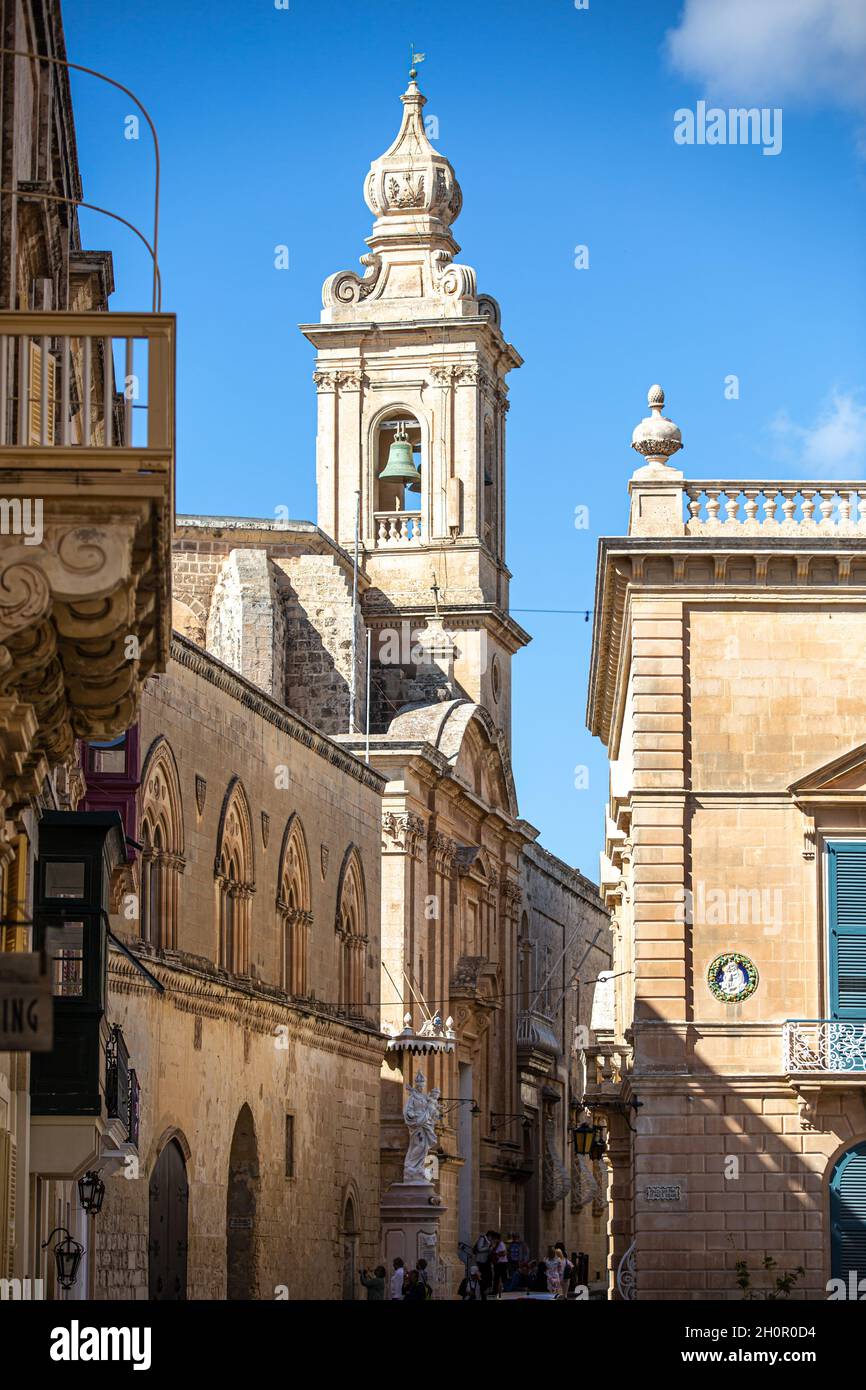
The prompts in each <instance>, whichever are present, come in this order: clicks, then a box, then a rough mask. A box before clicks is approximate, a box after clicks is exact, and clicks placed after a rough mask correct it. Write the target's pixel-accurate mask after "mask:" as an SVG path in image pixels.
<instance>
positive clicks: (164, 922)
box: [139, 736, 185, 950]
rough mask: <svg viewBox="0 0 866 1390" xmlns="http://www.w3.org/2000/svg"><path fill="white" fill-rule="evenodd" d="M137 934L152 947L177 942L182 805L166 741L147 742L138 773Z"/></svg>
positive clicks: (182, 865) (175, 771)
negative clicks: (149, 743) (139, 778)
mask: <svg viewBox="0 0 866 1390" xmlns="http://www.w3.org/2000/svg"><path fill="white" fill-rule="evenodd" d="M139 835H140V837H141V844H142V850H141V866H140V884H139V897H140V919H141V937H142V940H143V941H148V942H150V944H151V945H152V946H159V947H161V948H162V949H166V950H174V949H175V948H176V947H177V921H178V897H179V886H180V875H181V874H182V873H183V869H184V863H185V861H184V857H183V804H182V801H181V795H180V778H179V776H178V771H177V763H176V762H175V759H174V754H173V752H172V750H171V746H170V744H169V743H168V742H167V740H166V739H164V738H163V737H162V736H160V737H159V738H158V739H156V741H155V742H154V743H152V744H151V746H150V750H149V752H148V754H147V757H146V758H145V761H144V767H143V769H142V774H141V829H140V831H139Z"/></svg>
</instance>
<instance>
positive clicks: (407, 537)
mask: <svg viewBox="0 0 866 1390" xmlns="http://www.w3.org/2000/svg"><path fill="white" fill-rule="evenodd" d="M374 520H375V524H376V545H377V547H381V546H387V545H408V544H411V543H412V542H414V543H415V544H417V543H418V542H419V541H420V540H421V513H420V512H375V513H374Z"/></svg>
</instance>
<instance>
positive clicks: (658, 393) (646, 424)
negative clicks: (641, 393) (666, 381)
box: [631, 386, 683, 462]
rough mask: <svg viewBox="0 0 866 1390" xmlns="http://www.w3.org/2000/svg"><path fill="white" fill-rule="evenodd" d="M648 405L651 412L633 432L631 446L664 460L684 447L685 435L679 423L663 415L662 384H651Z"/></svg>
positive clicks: (647, 454)
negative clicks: (676, 423)
mask: <svg viewBox="0 0 866 1390" xmlns="http://www.w3.org/2000/svg"><path fill="white" fill-rule="evenodd" d="M646 399H647V405H648V406H649V408H650V413H649V415H647V417H646V419H644V420H641V422H640V424H639V425H637V426H636V427H635V429H634V432H633V433H632V437H631V447H632V448H633V449H636V450H637V452H638V453H639V454H643V456H644V458H647V459H658V460H661V461H662V462H663V461H664V460H665V459H667V458H670V456H671V454H675V453H676V452H677V450H678V449H681V448H682V447H683V436H682V433H681V431H680V427H679V425H675V424H674V422H673V420H669V419H668V418H667V416H666V415H662V406H663V405H664V403H665V393H664V391H663V390H662V388H661V387H660V386H651V387H650V389H649V391H648V392H647V398H646Z"/></svg>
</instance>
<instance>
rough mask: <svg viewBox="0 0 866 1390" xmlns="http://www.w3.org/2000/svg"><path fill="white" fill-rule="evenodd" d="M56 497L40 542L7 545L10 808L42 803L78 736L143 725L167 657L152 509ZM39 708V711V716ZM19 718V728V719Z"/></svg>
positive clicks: (5, 749) (4, 592)
mask: <svg viewBox="0 0 866 1390" xmlns="http://www.w3.org/2000/svg"><path fill="white" fill-rule="evenodd" d="M60 507H61V502H60V500H58V499H56V498H53V497H52V498H49V499H47V500H46V502H45V507H44V510H45V519H44V523H43V530H42V538H41V542H40V543H39V544H32V545H31V544H25V543H24V542H23V541H22V542H20V543H19V542H18V541H17V539H14V540H12V542H11V543H10V544H6V545H4V546H3V548H2V550H0V708H2V715H0V724H2V726H3V727H2V732H3V737H2V741H0V780H2V785H3V789H4V793H5V805H6V807H9V806H15V805H17V804H21V803H23V802H26V801H27V800H28V799H30V798H31V797H32V796H33V795H34V794H35V790H36V789H37V788H38V786H39V785H40V783H41V780H42V778H43V777H44V775H45V772H46V770H47V767H48V766H49V765H56V764H67V763H70V762H71V761H72V759H73V755H74V745H75V740H76V739H77V738H104V737H112V736H114V735H115V734H117V733H120V732H121V731H122V730H124V729H126V728H128V727H129V725H130V724H132V723H134V721H135V718H136V714H137V710H138V703H139V698H140V693H141V688H142V685H143V682H144V679H145V678H146V676H147V675H148V674H149V673H150V671H151V670H153V669H154V666H155V664H156V657H157V651H156V630H155V626H154V613H155V608H156V596H155V590H154V585H155V580H154V571H153V557H152V555H150V554H149V548H145V550H144V551H143V550H142V533H143V532H144V530H145V525H146V521H147V504H146V503H143V502H130V504H129V505H128V506H120V505H112V506H109V505H108V504H106V503H104V502H101V503H100V502H94V507H93V514H90V513H89V512H88V510H87V509H85V508H84V507H83V505H82V504H81V502H80V501H79V502H77V504H76V505H74V506H72V505H68V504H66V505H64V506H63V513H64V517H63V520H60V519H58V516H57V513H58V511H59V510H60ZM28 711H29V713H27V712H28ZM13 724H14V734H13V729H12V726H13Z"/></svg>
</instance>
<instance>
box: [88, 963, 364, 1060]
mask: <svg viewBox="0 0 866 1390" xmlns="http://www.w3.org/2000/svg"><path fill="white" fill-rule="evenodd" d="M133 951H134V954H136V955H140V956H141V959H142V960H144V961H145V962H146V963H147V968H148V970H150V971H151V973H152V974H153V975H155V976H156V978H157V979H158V980H159V981H160V983H161V984H162V985H164V986H165V991H166V992H165V995H164V996H163V999H164V1001H165V1002H166V1003H169V1004H171V1006H172V1007H173V1008H175V1009H178V1010H179V1011H180V1012H182V1013H192V1014H199V1015H201V1016H202V1017H204V1018H211V1019H215V1020H218V1021H222V1022H225V1023H227V1024H228V1025H229V1026H231V1027H234V1028H243V1029H246V1030H247V1031H248V1032H252V1033H259V1034H265V1035H271V1036H274V1037H276V1036H277V1033H278V1030H279V1033H280V1034H282V1036H283V1037H284V1038H286V1039H287V1040H288V1041H289V1042H292V1043H296V1044H298V1045H306V1046H310V1047H315V1048H318V1049H319V1050H320V1051H322V1052H330V1053H335V1054H337V1055H338V1056H341V1057H348V1058H352V1059H353V1060H355V1061H359V1062H365V1063H368V1064H369V1065H370V1066H371V1067H375V1068H376V1071H377V1072H378V1069H379V1068H380V1067H381V1065H382V1037H381V1034H380V1032H379V1030H378V1027H377V1026H375V1025H374V1024H372V1023H371V1024H369V1025H365V1024H364V1023H363V1022H361V1021H360V1020H358V1019H354V1020H353V1019H350V1018H346V1017H344V1016H340V1015H337V1014H336V1013H332V1012H330V1011H327V1010H326V1009H325V1008H324V1006H322V1005H320V1004H317V1002H316V1001H315V1000H313V999H311V1000H309V1001H306V1000H304V1001H301V1000H299V999H295V998H292V997H291V996H289V995H287V994H285V993H284V992H283V991H282V990H278V989H276V988H274V987H272V986H267V985H261V984H259V983H257V982H255V981H253V980H250V979H238V978H233V979H231V980H228V979H223V978H221V977H220V976H218V975H217V974H216V972H215V970H214V968H213V967H210V968H211V970H214V973H213V974H210V973H208V972H206V971H205V969H203V968H202V967H203V966H204V965H205V964H209V963H206V962H202V963H201V965H199V964H196V963H193V962H188V961H186V960H184V959H182V958H180V957H179V956H178V957H176V958H175V953H173V952H172V953H168V955H169V958H166V953H159V954H158V955H157V954H155V953H153V952H151V951H147V952H145V951H137V950H135V948H134V947H133ZM108 980H109V989H110V991H113V992H115V993H117V994H123V995H128V996H142V997H152V993H153V986H152V985H150V984H148V982H147V980H146V979H145V978H144V976H143V975H142V974H141V973H140V972H139V971H138V970H137V969H136V968H135V966H134V965H133V964H132V963H131V962H130V961H129V960H127V959H126V957H125V956H122V955H120V953H119V952H117V951H113V950H112V951H111V952H110V955H109V965H108Z"/></svg>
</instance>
